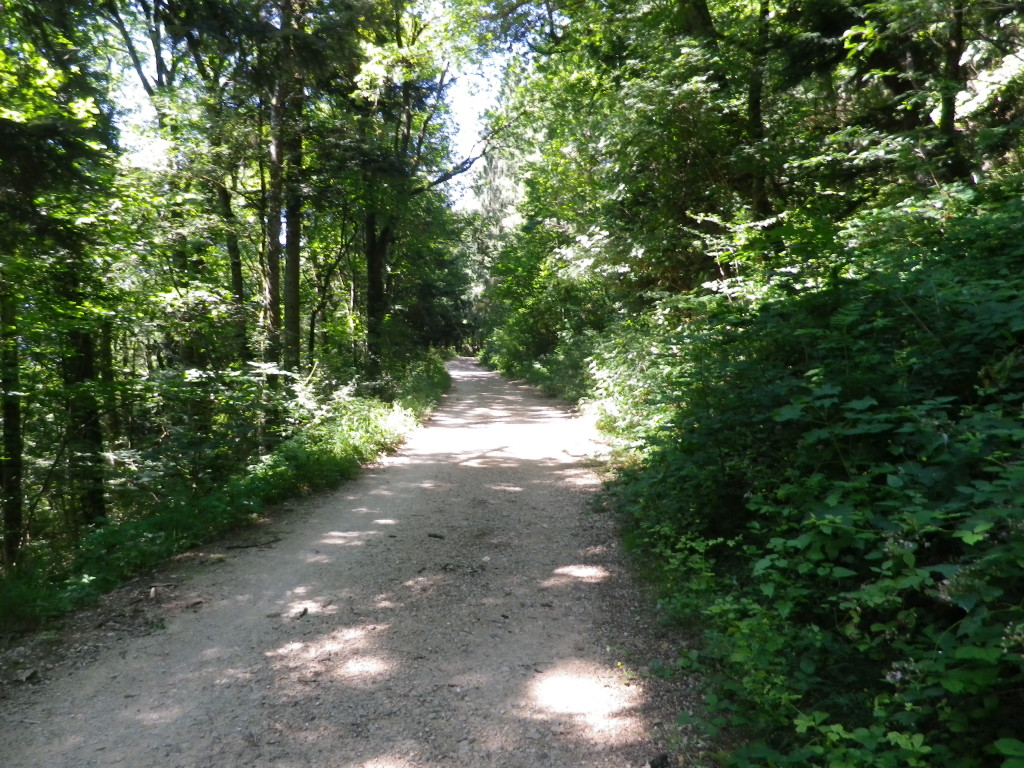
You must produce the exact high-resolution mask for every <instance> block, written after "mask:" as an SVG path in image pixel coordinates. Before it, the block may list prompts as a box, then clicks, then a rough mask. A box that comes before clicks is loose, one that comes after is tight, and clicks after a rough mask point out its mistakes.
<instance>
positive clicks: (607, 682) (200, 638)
mask: <svg viewBox="0 0 1024 768" xmlns="http://www.w3.org/2000/svg"><path fill="white" fill-rule="evenodd" d="M449 367H450V369H451V371H452V375H453V377H454V381H455V383H454V386H453V389H452V391H451V392H450V394H449V395H448V396H447V397H446V399H445V402H444V403H443V404H442V406H441V407H440V408H439V410H438V411H437V412H436V414H435V415H434V417H433V418H432V419H431V420H430V421H429V422H428V423H427V424H426V425H425V426H424V427H423V428H421V429H418V430H417V431H416V432H415V433H414V434H413V435H412V436H411V438H410V440H409V442H408V443H407V444H406V445H405V446H404V447H403V449H402V450H401V451H400V452H399V453H398V454H397V455H395V456H393V457H390V458H388V459H386V460H385V461H384V462H383V463H382V464H381V465H380V466H378V467H374V468H372V469H369V470H367V471H365V472H364V473H363V475H362V476H361V477H360V479H358V480H357V481H355V482H353V483H350V484H348V485H346V486H344V487H343V488H342V489H340V490H339V491H337V492H335V493H333V494H328V495H324V496H320V497H317V498H315V499H311V500H308V501H306V502H303V503H302V504H300V505H299V506H298V508H297V509H295V510H294V511H292V512H291V513H288V514H285V515H283V516H281V517H278V518H277V519H276V520H274V521H272V522H270V523H269V524H267V525H265V526H263V527H262V528H260V529H257V530H255V531H251V532H248V533H247V534H246V535H247V536H248V539H247V540H245V541H242V542H235V543H234V544H227V545H225V544H221V545H220V548H219V549H218V548H211V549H210V550H209V551H207V552H204V553H196V554H194V556H192V557H191V558H183V559H181V560H180V561H179V562H177V563H175V564H173V566H172V567H171V568H169V569H168V570H166V571H165V572H162V573H160V574H159V575H158V576H156V577H155V579H157V580H159V582H157V581H153V583H151V582H150V581H149V580H147V581H146V582H145V583H140V584H136V585H134V586H133V587H130V588H129V589H128V590H127V591H125V592H124V593H123V595H129V596H130V595H132V594H134V595H135V597H134V598H132V599H131V600H127V601H124V600H123V601H122V602H121V603H120V604H119V606H120V607H119V609H118V610H119V611H121V613H117V612H114V615H113V616H111V611H109V610H108V611H107V612H106V613H102V612H101V614H99V615H101V616H102V618H100V619H97V620H95V621H98V625H97V626H96V627H94V628H93V630H92V632H93V634H92V635H90V636H89V638H87V639H83V640H81V641H80V642H79V644H78V645H77V646H74V647H72V648H70V649H65V650H66V651H67V652H66V653H65V654H64V656H65V659H66V661H65V663H58V664H50V665H48V666H47V665H45V664H44V662H43V661H38V662H33V661H32V660H31V655H29V656H26V657H25V658H23V659H22V660H21V666H20V670H21V671H20V672H19V674H18V675H17V676H16V677H15V680H14V682H11V680H10V679H9V680H8V684H7V685H6V686H5V688H4V689H3V693H2V694H0V765H2V766H8V767H10V768H36V767H38V768H44V767H45V768H87V767H88V766H103V767H104V768H106V767H107V766H122V765H123V766H131V767H132V768H148V767H149V766H152V767H153V768H157V767H159V768H173V767H174V766H182V767H186V766H187V767H189V768H193V767H196V768H198V767H199V766H211V767H213V766H217V767H218V768H234V767H235V766H274V767H275V768H293V767H294V768H314V767H315V766H324V767H325V768H326V767H328V766H329V767H330V768H349V767H353V768H354V767H355V766H360V767H362V768H370V767H371V766H374V767H379V768H384V767H387V768H414V767H415V768H424V767H426V766H474V767H477V766H479V767H480V768H484V767H488V766H494V767H495V768H497V767H498V766H500V767H501V768H520V767H522V768H527V766H528V767H529V768H548V767H549V766H550V767H552V768H554V767H555V766H558V767H559V768H579V767H583V766H593V767H595V768H598V767H603V766H609V767H611V766H614V768H626V767H627V766H635V767H636V768H639V766H641V765H644V764H645V763H646V762H648V761H649V760H651V759H654V763H655V765H668V764H675V760H674V759H670V760H666V759H665V758H664V757H658V756H659V755H662V753H664V752H666V751H670V747H671V739H672V737H673V731H672V728H671V727H670V723H671V722H672V719H673V718H674V715H675V713H676V712H678V711H679V709H680V708H681V702H680V701H679V700H678V699H679V697H680V696H681V695H682V694H681V693H680V692H679V691H678V690H677V689H678V686H676V688H675V689H673V688H672V687H671V686H670V685H668V684H667V683H664V682H663V681H660V680H658V679H657V678H653V679H652V678H650V677H649V676H647V675H644V674H643V672H644V669H643V665H644V664H646V663H648V661H650V660H651V659H653V658H654V657H656V656H658V655H659V654H660V655H665V656H671V647H670V645H669V643H667V642H665V641H663V640H662V639H660V638H658V637H657V636H656V633H655V632H654V630H652V628H651V626H650V620H649V614H650V611H649V606H648V602H647V601H646V599H645V598H644V596H643V592H642V590H641V589H640V588H639V587H638V586H637V585H636V583H635V582H634V581H633V580H632V578H631V576H630V573H629V570H628V568H627V567H626V564H625V563H624V560H623V557H622V554H621V552H620V551H619V549H618V545H617V541H616V531H615V525H614V521H613V520H611V519H609V516H607V515H604V514H600V513H594V512H591V511H589V510H588V498H589V496H590V495H591V494H592V492H593V491H595V490H596V489H597V487H598V479H597V477H596V476H595V474H594V472H593V470H592V467H593V466H594V461H593V460H592V459H591V458H588V457H590V456H592V455H594V453H595V452H596V451H597V450H598V449H599V446H598V444H597V443H596V442H594V437H595V433H594V431H593V429H592V427H591V426H590V425H588V424H587V423H586V421H585V420H584V419H580V418H574V417H573V416H572V414H570V413H569V412H568V411H567V410H566V409H564V408H562V407H561V406H559V405H558V404H557V403H555V402H554V401H552V400H550V399H547V398H544V397H542V396H540V395H538V394H537V393H536V391H535V390H533V389H532V388H530V387H526V386H524V385H521V384H516V383H509V382H507V381H505V380H503V379H501V378H499V377H498V376H496V375H495V374H492V373H489V372H486V371H484V370H483V369H481V368H480V367H478V366H477V365H476V363H474V362H473V361H472V360H469V359H467V358H459V359H457V360H455V361H453V362H452V363H450V365H449ZM132 590H134V591H132ZM122 614H123V620H122V619H121V618H119V616H122ZM140 615H144V616H145V617H146V622H145V623H142V624H140V622H139V621H138V617H139V616H140ZM131 616H134V617H136V620H135V621H131V620H130V617H131ZM154 622H155V623H156V626H154ZM140 627H145V628H146V629H145V631H143V630H142V629H140ZM37 651H38V648H37ZM43 651H45V648H43ZM33 663H36V664H37V666H35V667H31V665H32V664H33Z"/></svg>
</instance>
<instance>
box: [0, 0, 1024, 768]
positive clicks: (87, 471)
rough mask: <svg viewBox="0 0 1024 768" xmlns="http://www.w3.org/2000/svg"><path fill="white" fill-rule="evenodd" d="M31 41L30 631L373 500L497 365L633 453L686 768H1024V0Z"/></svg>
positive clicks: (27, 142) (10, 261)
mask: <svg viewBox="0 0 1024 768" xmlns="http://www.w3.org/2000/svg"><path fill="white" fill-rule="evenodd" d="M0 10H2V11H3V12H2V13H0V421H2V442H0V516H2V526H0V528H2V531H0V533H2V543H3V547H2V569H3V571H2V572H3V578H4V581H3V584H4V586H3V588H2V589H0V608H3V609H4V610H5V611H6V612H7V613H8V614H9V615H10V616H14V615H15V613H16V611H15V609H14V608H10V607H9V606H15V605H20V604H22V603H24V602H25V601H24V600H23V599H22V597H23V596H24V594H25V592H24V591H22V592H19V591H18V590H19V589H24V590H29V592H30V593H31V594H35V595H37V594H39V593H41V592H40V591H41V590H43V589H44V587H45V588H47V589H49V590H50V592H49V593H48V594H51V595H56V596H58V597H54V601H56V602H60V601H64V603H67V602H68V601H73V600H74V599H78V598H80V597H81V596H82V595H86V594H87V593H90V590H93V591H94V587H92V586H90V585H92V584H93V582H94V581H97V580H99V581H102V582H104V583H106V584H109V583H114V582H115V581H116V579H117V578H123V577H124V576H125V575H126V574H128V573H131V572H132V569H134V568H138V567H141V566H142V565H143V564H144V563H148V562H151V561H152V559H153V558H154V557H158V556H160V555H165V554H167V552H168V551H170V550H171V549H173V548H174V547H180V546H187V544H188V543H189V542H191V541H194V540H198V539H199V538H201V537H202V536H205V535H209V534H210V533H211V532H212V531H214V530H217V529H222V528H223V527H224V526H225V525H229V524H234V523H237V522H238V521H239V520H242V519H244V518H245V517H246V515H249V514H252V513H253V510H254V509H256V508H257V507H258V505H259V504H260V503H262V502H264V501H266V500H268V499H276V498H280V497H281V496H282V495H283V494H286V493H287V492H289V491H293V490H295V489H297V488H298V489H301V488H306V487H309V488H312V487H319V485H320V483H321V481H323V482H327V481H328V480H330V479H331V478H333V479H337V478H338V477H341V476H343V475H345V474H346V473H347V472H349V471H351V467H352V466H353V465H354V463H358V461H360V460H365V458H366V457H367V456H368V455H369V453H368V451H371V447H370V446H376V447H380V446H382V445H389V444H393V442H394V441H395V440H396V439H397V437H396V434H397V433H396V432H395V430H394V426H393V424H392V423H391V421H389V419H390V418H391V416H389V415H388V414H393V413H394V412H395V411H394V410H392V405H391V404H392V403H395V402H406V401H405V400H403V398H408V397H409V396H410V392H412V391H414V390H416V388H417V387H420V386H423V387H426V388H428V389H429V388H431V387H432V388H433V389H434V390H436V389H437V388H439V387H441V386H443V373H442V372H441V369H440V367H439V366H440V354H439V353H437V352H433V353H430V352H428V350H431V349H434V350H437V349H447V350H453V349H458V348H462V349H473V350H479V352H480V354H481V357H482V358H483V359H484V360H485V361H486V362H488V363H490V364H492V365H494V366H495V367H497V368H499V369H500V370H502V371H503V372H505V373H507V374H509V375H514V376H518V377H522V378H525V379H527V380H528V381H531V382H533V383H536V384H539V385H542V386H545V387H547V388H549V389H550V390H552V391H554V392H557V393H559V394H561V395H565V396H568V397H571V398H572V399H576V400H580V399H582V400H584V401H586V402H587V403H589V404H590V406H589V407H592V408H595V409H597V410H598V412H599V414H600V416H601V420H602V422H603V424H604V426H605V428H606V429H607V430H608V431H609V433H611V434H612V435H614V436H615V437H616V438H617V439H618V440H619V441H620V443H621V446H620V451H621V452H620V456H619V461H618V463H617V465H616V467H617V475H616V478H615V480H613V481H612V482H611V483H610V485H609V489H608V494H607V498H608V501H609V504H610V505H612V506H614V507H615V508H616V509H617V510H618V511H619V512H620V513H621V514H622V515H623V521H624V530H625V535H626V537H627V540H628V542H629V543H630V544H631V545H632V546H633V547H634V548H635V549H636V551H637V553H638V556H640V557H641V558H642V560H643V562H644V563H645V565H646V566H647V569H648V571H649V572H650V573H651V575H652V577H654V578H656V579H657V580H658V582H659V584H660V585H661V586H662V588H663V594H664V599H663V602H662V608H663V611H664V613H665V616H666V620H667V621H669V622H672V621H676V622H679V623H680V624H684V623H686V624H689V625H691V626H695V627H696V628H695V629H692V630H690V631H688V632H686V633H685V637H683V635H684V633H683V632H682V631H680V636H681V640H680V643H679V647H680V652H679V657H678V659H677V661H676V662H675V663H674V664H673V665H671V667H670V668H665V669H661V670H660V671H661V672H663V673H664V674H695V675H697V676H698V677H699V678H700V679H701V681H702V685H704V686H705V691H706V697H705V704H706V707H705V711H704V712H698V713H693V714H692V715H691V716H690V717H689V718H688V719H686V720H687V722H685V723H684V724H683V725H682V726H681V727H683V730H682V731H681V734H682V735H681V738H682V739H684V740H685V744H686V745H687V746H686V747H685V748H686V749H687V750H688V751H689V752H690V754H691V756H692V757H693V759H695V760H696V759H701V760H704V761H705V763H707V764H709V765H710V764H729V765H735V766H750V765H772V766H797V765H799V766H807V765H821V766H860V765H864V766H868V765H870V766H913V765H943V766H954V767H958V768H975V767H978V768H980V767H982V766H990V765H992V766H995V765H999V766H1002V768H1020V766H1021V765H1024V741H1022V740H1021V739H1020V738H1019V737H1020V734H1019V728H1018V726H1017V725H1016V723H1015V722H1014V720H1013V718H1012V717H1008V716H1007V714H1006V713H1008V712H1011V713H1012V712H1016V711H1017V710H1019V708H1020V704H1021V702H1020V690H1021V687H1022V683H1024V663H1022V661H1021V660H1022V659H1024V652H1022V648H1024V646H1022V642H1024V641H1022V639H1021V638H1022V636H1024V630H1022V627H1024V613H1022V609H1021V605H1022V601H1024V593H1022V590H1021V585H1022V584H1024V579H1022V577H1024V573H1022V572H1021V569H1022V565H1021V563H1024V533H1022V532H1024V491H1022V487H1024V486H1022V478H1024V475H1022V466H1024V464H1022V459H1021V457H1022V455H1024V451H1022V448H1024V445H1022V443H1024V424H1022V422H1021V407H1022V405H1024V399H1022V398H1024V393H1022V382H1024V366H1022V363H1021V361H1022V360H1024V357H1022V355H1024V351H1022V350H1024V302H1022V299H1021V298H1020V297H1021V295H1022V289H1024V284H1022V280H1024V278H1022V277H1021V275H1022V274H1024V270H1022V269H1021V266H1022V264H1021V245H1020V242H1021V238H1020V230H1021V227H1022V224H1021V221H1022V219H1021V200H1022V197H1021V195H1022V191H1024V166H1022V163H1021V159H1022V135H1021V131H1022V128H1024V42H1022V39H1024V35H1022V33H1024V14H1022V9H1021V7H1020V6H1019V5H1018V4H1016V3H1008V2H1001V1H999V0H974V1H973V2H966V1H965V0H879V1H877V2H859V1H857V0H810V1H809V2H799V3H797V2H789V1H787V0H647V1H645V2H627V1H626V0H493V1H492V2H487V1H486V0H436V1H435V2H427V1H426V0H423V1H422V2H417V1H414V0H102V1H96V0H72V1H71V2H68V1H66V0H64V1H62V2H57V1H56V0H20V1H19V2H17V3H13V2H7V3H3V2H2V0H0ZM488 61H500V62H502V68H503V71H502V73H501V77H502V87H501V92H500V97H499V99H498V102H497V103H496V104H494V105H491V109H490V110H489V112H488V115H487V119H486V126H485V128H484V132H483V135H482V137H481V142H480V145H481V146H482V147H483V150H482V151H481V153H480V156H479V157H462V156H458V154H457V153H456V152H455V150H454V148H453V147H454V143H453V136H454V132H455V131H456V129H457V126H456V125H455V122H454V117H455V116H454V115H453V112H452V109H451V106H450V104H451V93H452V89H453V88H456V87H459V86H458V84H457V80H458V78H459V77H460V73H461V72H463V71H465V70H466V69H467V68H470V67H473V66H485V67H486V66H487V62H488ZM470 171H473V179H474V184H475V200H476V208H475V209H471V210H467V209H466V208H464V207H458V206H456V205H455V204H454V203H453V201H452V200H451V199H449V197H448V192H449V184H448V182H450V181H452V180H453V179H454V178H456V177H458V176H460V175H462V174H466V173H468V172H470ZM420 394H422V392H421V393H420ZM367 425H371V426H367ZM356 434H359V435H362V436H363V437H366V438H367V439H366V441H365V442H359V443H358V446H357V447H353V446H355V445H356V444H355V443H352V442H350V441H349V437H350V436H352V435H356ZM353 439H354V438H353ZM343 444H344V445H343ZM315 477H318V478H320V480H312V479H310V478H315ZM98 574H105V576H103V577H102V578H101V577H99V576H98ZM26 585H27V586H26ZM36 604H37V605H41V604H42V603H40V602H39V600H38V599H37V600H36ZM58 607H59V606H55V605H50V606H49V607H47V608H44V609H40V610H42V612H43V613H46V611H48V610H51V609H52V610H57V608H58ZM28 613H31V612H28ZM17 615H21V614H17ZM30 620H31V617H30V616H27V614H26V618H25V622H29V621H30ZM10 624H11V625H16V624H17V622H16V621H14V620H10Z"/></svg>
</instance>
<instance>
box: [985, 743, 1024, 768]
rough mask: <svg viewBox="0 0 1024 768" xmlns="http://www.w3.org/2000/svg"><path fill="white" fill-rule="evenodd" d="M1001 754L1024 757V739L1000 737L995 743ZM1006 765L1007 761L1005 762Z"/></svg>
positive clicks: (997, 750) (994, 745)
mask: <svg viewBox="0 0 1024 768" xmlns="http://www.w3.org/2000/svg"><path fill="white" fill-rule="evenodd" d="M992 746H993V747H995V748H996V752H998V753H999V754H1000V755H1007V756H1009V757H1024V741H1020V740H1018V739H998V740H997V741H996V742H995V743H994V744H993V745H992ZM1003 765H1004V766H1005V765H1006V763H1003Z"/></svg>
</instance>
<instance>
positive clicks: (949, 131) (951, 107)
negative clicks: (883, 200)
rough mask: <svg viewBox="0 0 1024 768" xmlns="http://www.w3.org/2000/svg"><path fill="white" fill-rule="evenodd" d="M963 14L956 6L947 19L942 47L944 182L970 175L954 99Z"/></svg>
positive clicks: (959, 87) (960, 85) (959, 83)
mask: <svg viewBox="0 0 1024 768" xmlns="http://www.w3.org/2000/svg"><path fill="white" fill-rule="evenodd" d="M964 13H965V6H964V4H963V3H956V4H955V5H954V6H953V9H952V15H951V17H950V19H949V34H948V35H947V36H946V40H945V44H944V47H943V63H942V80H943V82H942V97H941V100H940V103H939V136H940V137H941V139H940V145H941V151H942V157H941V163H942V173H941V174H940V175H941V176H942V177H943V180H944V181H955V180H957V179H962V178H964V177H966V176H967V175H968V174H969V173H970V169H969V167H968V164H967V161H966V158H964V156H963V148H962V147H961V146H960V134H959V133H958V131H957V129H956V97H957V94H958V93H959V92H960V91H961V90H962V88H963V86H964V78H963V67H962V66H961V65H960V59H961V58H962V57H963V53H964Z"/></svg>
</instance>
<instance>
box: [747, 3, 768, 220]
mask: <svg viewBox="0 0 1024 768" xmlns="http://www.w3.org/2000/svg"><path fill="white" fill-rule="evenodd" d="M768 15H769V7H768V0H760V3H759V4H758V12H757V32H756V39H755V41H754V52H753V63H752V65H751V68H750V81H749V83H748V87H747V133H748V135H749V138H750V144H751V145H752V146H753V147H754V148H755V153H754V155H755V156H754V160H753V162H754V167H753V169H752V170H751V179H750V207H751V208H752V209H753V211H754V215H755V216H756V217H757V218H759V219H767V218H769V217H771V215H772V213H773V211H772V204H771V200H769V198H768V183H767V173H766V172H765V167H764V158H763V157H762V156H761V153H762V152H763V151H764V147H763V144H764V137H765V127H764V68H765V59H766V58H767V56H768Z"/></svg>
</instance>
